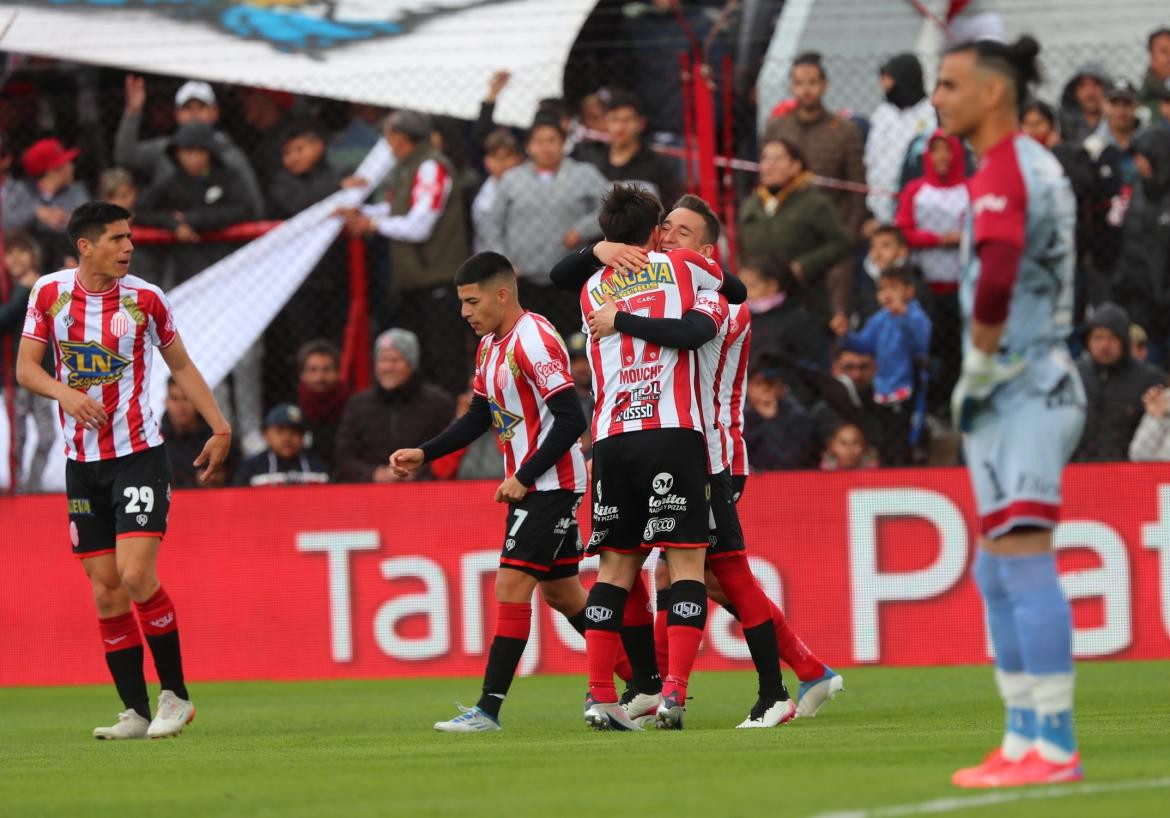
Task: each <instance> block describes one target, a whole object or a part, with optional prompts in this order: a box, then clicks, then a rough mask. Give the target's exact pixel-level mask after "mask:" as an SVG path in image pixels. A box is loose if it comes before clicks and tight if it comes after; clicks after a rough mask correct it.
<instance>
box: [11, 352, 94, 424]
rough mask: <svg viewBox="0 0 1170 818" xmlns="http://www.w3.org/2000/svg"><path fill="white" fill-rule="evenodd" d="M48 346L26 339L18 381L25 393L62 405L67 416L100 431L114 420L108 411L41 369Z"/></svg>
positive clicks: (17, 369)
mask: <svg viewBox="0 0 1170 818" xmlns="http://www.w3.org/2000/svg"><path fill="white" fill-rule="evenodd" d="M44 357H45V343H44V342H43V341H37V340H36V339H33V338H29V337H27V336H25V337H24V338H22V339H21V341H20V352H19V353H18V354H17V359H16V380H17V382H18V383H19V384H20V385H21V386H23V387H24V388H25V389H27V390H29V391H30V392H34V393H36V394H38V395H41V396H42V397H46V398H51V399H52V400H55V401H57V402H58V403H59V404H61V409H62V410H64V412H65V414H67V415H69V417H71V418H73V419H74V420H76V421H77V422H78V423H80V424H81V425H82V426H84V427H85V428H87V429H100V428H101V427H102V426H105V425H106V424H107V423H108V422H109V420H110V417H109V415H108V414H107V413H106V410H105V408H104V407H103V406H102V405H101V404H100V403H98V402H97V401H96V400H94V399H93V398H91V397H89V395H87V394H85V393H84V392H82V391H80V390H77V389H73V388H72V387H69V386H66V385H65V384H63V383H61V381H59V380H57V379H56V378H54V377H53V376H52V375H50V374H49V373H47V372H45V370H44V369H43V368H42V367H41V361H42V360H44Z"/></svg>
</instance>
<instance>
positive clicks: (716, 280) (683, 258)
mask: <svg viewBox="0 0 1170 818" xmlns="http://www.w3.org/2000/svg"><path fill="white" fill-rule="evenodd" d="M670 259H671V261H672V262H673V263H674V264H676V265H682V264H685V265H686V266H687V269H688V270H689V271H690V274H691V282H692V283H693V285H694V289H695V291H696V292H698V291H699V290H712V291H717V290H719V288H721V287H722V286H723V270H722V268H720V266H719V265H718V264H717V263H716V262H715V261H713V260H712V259H709V258H706V257H704V256H701V255H699V254H698V253H696V252H695V251H694V250H672V251H671V252H670Z"/></svg>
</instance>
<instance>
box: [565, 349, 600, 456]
mask: <svg viewBox="0 0 1170 818" xmlns="http://www.w3.org/2000/svg"><path fill="white" fill-rule="evenodd" d="M588 343H589V342H588V340H586V338H585V335H584V333H580V332H574V333H573V334H572V335H570V336H569V337H568V339H567V340H566V341H565V346H567V347H568V349H569V373H570V374H571V375H572V376H573V388H574V389H576V390H577V399H578V400H579V401H581V414H583V415H585V418H586V420H588V421H589V423H588V424H586V426H585V431H584V432H582V433H581V451H582V452H583V453H584V455H585V457H587V458H588V457H589V456H590V455H591V454H592V453H593V407H594V406H595V403H596V402H595V401H594V400H593V370H591V369H590V368H589V352H588V350H587V345H588Z"/></svg>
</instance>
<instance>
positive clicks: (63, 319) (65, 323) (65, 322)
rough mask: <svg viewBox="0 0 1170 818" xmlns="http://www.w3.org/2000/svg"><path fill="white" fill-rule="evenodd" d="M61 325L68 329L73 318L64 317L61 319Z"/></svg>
mask: <svg viewBox="0 0 1170 818" xmlns="http://www.w3.org/2000/svg"><path fill="white" fill-rule="evenodd" d="M61 323H62V324H64V325H65V329H69V328H70V327H71V326H73V316H72V315H66V316H65V317H64V318H62V319H61Z"/></svg>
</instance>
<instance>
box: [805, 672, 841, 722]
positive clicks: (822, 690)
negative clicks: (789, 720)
mask: <svg viewBox="0 0 1170 818" xmlns="http://www.w3.org/2000/svg"><path fill="white" fill-rule="evenodd" d="M844 689H845V679H844V678H843V677H842V676H841V674H840V673H838V672H837V671H835V670H833V669H832V668H831V667H829V666H828V665H826V666H825V675H824V676H822V677H821V678H819V679H813V680H812V681H811V682H801V683H800V702H799V703H798V704H797V705H796V715H797V718H802V719H811V718H812V717H813V716H815V715H816V714H817V711H819V710H820V709H821V707H823V706H824V704H825V702H827V701H828V700H829V699H831V698H833V697H834V696H836V695H837V694H838V693H840V692H841V691H843V690H844Z"/></svg>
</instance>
